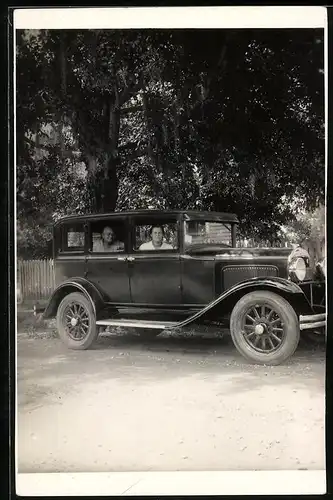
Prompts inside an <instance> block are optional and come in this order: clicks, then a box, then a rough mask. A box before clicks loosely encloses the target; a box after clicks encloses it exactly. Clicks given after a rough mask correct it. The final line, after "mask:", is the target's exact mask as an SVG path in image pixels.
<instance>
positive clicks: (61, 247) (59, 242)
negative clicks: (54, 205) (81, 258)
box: [54, 220, 87, 255]
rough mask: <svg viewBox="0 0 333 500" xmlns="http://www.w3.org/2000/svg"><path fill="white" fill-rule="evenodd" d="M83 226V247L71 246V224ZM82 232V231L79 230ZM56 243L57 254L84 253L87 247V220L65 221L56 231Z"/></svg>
mask: <svg viewBox="0 0 333 500" xmlns="http://www.w3.org/2000/svg"><path fill="white" fill-rule="evenodd" d="M76 225H78V226H82V232H83V234H84V243H83V247H69V246H68V232H69V231H68V230H69V228H70V226H76ZM77 232H81V231H77ZM55 233H56V234H55V243H56V246H57V251H56V252H54V253H55V255H84V254H85V253H86V249H87V224H86V221H85V220H77V221H75V220H73V221H64V222H63V223H62V224H61V225H60V227H59V228H58V231H56V232H55Z"/></svg>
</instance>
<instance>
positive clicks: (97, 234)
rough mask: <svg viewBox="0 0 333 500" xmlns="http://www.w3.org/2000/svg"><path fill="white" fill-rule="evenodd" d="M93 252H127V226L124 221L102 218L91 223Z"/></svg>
mask: <svg viewBox="0 0 333 500" xmlns="http://www.w3.org/2000/svg"><path fill="white" fill-rule="evenodd" d="M90 235H91V238H90V251H91V252H92V253H121V252H125V241H126V228H125V224H124V222H123V221H114V220H100V221H94V222H92V223H91V224H90Z"/></svg>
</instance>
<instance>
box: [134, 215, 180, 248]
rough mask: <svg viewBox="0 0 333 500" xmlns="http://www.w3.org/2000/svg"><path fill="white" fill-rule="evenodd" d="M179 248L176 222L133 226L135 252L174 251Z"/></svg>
mask: <svg viewBox="0 0 333 500" xmlns="http://www.w3.org/2000/svg"><path fill="white" fill-rule="evenodd" d="M178 248H179V239H178V224H177V222H176V221H175V222H162V223H160V222H152V223H151V224H147V223H137V224H136V225H135V237H134V250H135V251H155V252H159V251H168V250H169V251H174V250H177V249H178Z"/></svg>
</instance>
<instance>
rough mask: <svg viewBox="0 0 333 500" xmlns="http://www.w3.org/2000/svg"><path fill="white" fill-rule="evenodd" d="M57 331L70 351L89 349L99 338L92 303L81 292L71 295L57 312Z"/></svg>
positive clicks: (63, 301) (62, 302)
mask: <svg viewBox="0 0 333 500" xmlns="http://www.w3.org/2000/svg"><path fill="white" fill-rule="evenodd" d="M57 329H58V332H59V336H60V338H61V340H62V341H63V342H64V344H66V346H67V347H68V348H69V349H81V350H83V349H89V347H91V345H92V344H93V343H94V341H95V340H96V338H97V336H98V329H97V328H96V317H95V312H94V310H93V307H92V304H91V302H90V301H89V300H88V299H87V298H86V297H85V296H84V295H83V294H82V293H79V292H74V293H70V294H69V295H66V297H65V298H64V299H63V300H62V301H61V303H60V305H59V307H58V311H57Z"/></svg>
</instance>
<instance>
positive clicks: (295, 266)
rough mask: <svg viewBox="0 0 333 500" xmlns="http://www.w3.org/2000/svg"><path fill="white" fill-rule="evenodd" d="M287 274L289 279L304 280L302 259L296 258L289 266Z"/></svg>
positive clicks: (304, 272)
mask: <svg viewBox="0 0 333 500" xmlns="http://www.w3.org/2000/svg"><path fill="white" fill-rule="evenodd" d="M289 274H290V276H291V277H296V279H297V280H298V281H303V280H305V277H306V264H305V260H304V259H303V257H296V258H295V259H293V260H292V261H291V262H290V264H289Z"/></svg>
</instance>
